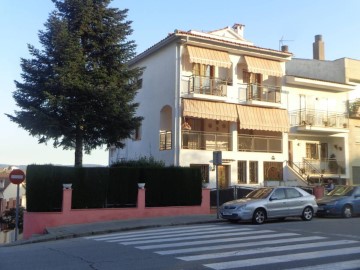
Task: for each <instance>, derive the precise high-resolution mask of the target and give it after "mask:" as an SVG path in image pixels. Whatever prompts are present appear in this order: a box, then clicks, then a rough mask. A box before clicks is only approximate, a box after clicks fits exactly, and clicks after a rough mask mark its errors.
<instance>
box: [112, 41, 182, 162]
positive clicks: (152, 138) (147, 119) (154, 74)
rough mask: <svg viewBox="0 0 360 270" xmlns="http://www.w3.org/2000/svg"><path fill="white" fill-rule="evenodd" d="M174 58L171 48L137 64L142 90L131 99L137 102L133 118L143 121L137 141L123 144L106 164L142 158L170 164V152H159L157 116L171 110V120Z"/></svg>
mask: <svg viewBox="0 0 360 270" xmlns="http://www.w3.org/2000/svg"><path fill="white" fill-rule="evenodd" d="M176 54H177V50H176V44H171V45H169V46H167V47H165V48H163V49H162V50H161V51H157V52H156V53H154V54H152V55H150V56H149V57H147V58H145V59H144V60H143V61H141V62H139V63H137V66H139V67H145V70H144V73H143V76H142V80H143V83H142V85H143V87H142V88H141V89H139V91H138V94H137V96H136V99H135V101H136V102H140V106H139V108H138V110H137V115H139V116H142V117H144V120H143V122H142V126H141V130H142V131H141V140H137V141H133V140H126V146H125V148H124V149H117V150H116V151H112V154H111V156H110V163H113V162H116V160H118V159H123V158H124V159H127V160H133V159H138V158H139V157H144V156H147V157H150V156H152V157H154V158H155V159H157V160H163V161H165V163H166V164H168V165H169V164H172V163H173V156H174V153H173V151H172V150H166V151H159V130H160V112H161V110H162V108H163V107H164V106H166V105H168V106H170V107H171V109H172V117H173V119H174V118H175V115H174V114H175V88H176V84H175V83H176V62H175V60H176V59H177V57H176ZM143 101H146V102H143ZM172 125H173V126H174V121H173V123H172Z"/></svg>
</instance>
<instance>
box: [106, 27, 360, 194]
mask: <svg viewBox="0 0 360 270" xmlns="http://www.w3.org/2000/svg"><path fill="white" fill-rule="evenodd" d="M313 55H314V57H313V59H296V58H295V59H292V54H291V53H290V52H288V48H287V46H283V47H282V48H281V51H278V50H272V49H266V48H261V47H257V46H255V45H254V44H252V43H251V42H250V41H248V40H246V39H245V38H244V26H243V25H241V24H235V25H234V26H233V27H226V28H223V29H220V30H215V31H211V32H206V33H205V32H199V31H192V30H191V31H187V32H185V31H179V30H176V31H175V32H174V33H172V34H169V35H168V36H167V37H166V38H165V39H163V40H161V41H160V42H158V43H157V44H155V45H154V46H152V47H151V48H149V49H148V50H146V51H145V52H143V53H141V54H139V55H138V56H137V57H135V58H134V59H133V60H132V61H131V63H130V64H131V65H132V66H134V67H135V66H137V67H145V71H144V73H143V76H142V78H141V86H140V89H139V92H138V95H137V97H136V101H137V102H139V103H140V107H139V109H138V112H137V113H138V114H139V115H141V116H143V117H144V121H143V123H142V127H141V129H139V130H137V131H136V132H134V136H133V138H132V139H131V140H127V141H126V142H125V145H126V146H125V148H123V149H115V148H111V149H110V154H109V155H110V156H109V158H110V161H109V163H110V164H112V163H115V162H118V161H121V160H134V159H135V160H136V159H138V158H140V157H150V156H151V157H154V158H155V159H157V160H162V161H164V162H165V164H166V165H174V166H198V167H200V168H201V171H202V177H203V181H204V182H209V183H210V187H215V183H216V171H215V168H214V166H213V152H214V151H221V152H222V165H221V166H218V180H219V187H220V188H226V187H228V186H231V185H236V184H241V185H270V184H274V183H275V184H282V185H286V184H288V185H307V184H317V183H326V182H327V181H328V180H330V179H331V180H334V181H335V183H338V184H340V183H348V184H351V183H360V151H358V147H359V146H360V123H359V124H358V121H359V120H358V119H360V117H359V116H360V112H359V111H355V112H354V108H355V109H357V110H358V108H359V107H360V106H357V107H356V106H355V105H356V104H360V102H358V103H356V102H352V101H351V100H357V101H358V100H360V99H357V98H359V97H358V92H359V90H358V85H359V82H360V75H359V74H360V72H358V71H360V61H356V60H352V59H347V58H342V59H338V60H334V61H326V60H325V45H324V42H323V40H322V36H321V35H317V36H315V42H314V43H313ZM351 104H353V105H351ZM354 104H355V105H354ZM350 108H353V110H352V111H353V112H352V113H351V112H350V110H349V109H350ZM354 179H355V180H354Z"/></svg>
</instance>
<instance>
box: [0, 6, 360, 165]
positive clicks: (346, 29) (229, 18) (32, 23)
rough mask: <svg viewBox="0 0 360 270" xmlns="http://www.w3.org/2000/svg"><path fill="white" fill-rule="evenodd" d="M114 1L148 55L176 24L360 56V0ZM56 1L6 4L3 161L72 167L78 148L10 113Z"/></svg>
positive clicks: (1, 11)
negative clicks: (44, 135) (319, 44)
mask: <svg viewBox="0 0 360 270" xmlns="http://www.w3.org/2000/svg"><path fill="white" fill-rule="evenodd" d="M111 6H113V7H117V8H120V9H125V8H127V9H129V12H128V19H129V20H131V21H133V24H132V28H133V30H134V33H133V35H132V36H131V37H130V38H131V39H133V40H135V42H136V44H137V45H138V47H137V52H142V51H143V50H145V49H147V48H148V47H150V46H152V45H154V44H155V43H157V42H158V41H159V40H161V39H163V38H165V37H166V36H167V34H168V33H172V32H173V31H174V30H175V29H179V30H184V31H187V30H191V29H192V30H202V31H210V30H215V29H221V28H224V27H226V26H232V25H233V24H234V23H240V24H244V25H245V34H244V35H245V38H246V39H247V40H249V41H252V42H253V43H254V45H256V46H259V47H264V48H269V49H279V41H280V40H281V39H283V40H288V41H284V44H286V45H288V46H289V51H290V52H292V53H293V54H294V57H296V58H312V43H313V41H314V36H315V35H318V34H321V35H322V36H323V40H324V42H325V58H326V60H335V59H338V58H343V57H349V58H353V59H360V35H359V33H360V19H359V13H358V12H359V10H360V1H358V0H342V1H329V0H297V1H296V0H271V1H269V0H259V1H248V0H247V1H245V0H226V1H213V0H206V1H204V0H196V1H194V0H183V1H169V0H152V1H150V0H114V1H112V3H111ZM52 10H54V5H53V3H52V2H51V1H50V0H32V1H29V0H11V1H2V3H1V5H0V25H2V33H1V34H2V39H1V42H0V127H1V132H0V164H3V163H6V164H13V165H27V164H50V163H51V164H63V165H73V163H74V151H70V150H66V151H65V150H62V149H61V148H58V149H55V148H53V146H52V142H49V143H48V144H47V145H44V144H38V143H37V139H36V138H34V137H31V136H30V135H29V134H28V133H27V132H26V131H25V130H23V129H21V128H18V127H17V125H16V124H15V123H13V122H11V121H10V120H9V119H8V118H7V117H6V116H5V115H4V113H10V114H13V112H14V111H15V110H17V109H18V108H17V107H16V105H15V102H14V100H13V98H12V92H13V91H15V85H14V80H21V77H20V74H21V68H20V58H21V57H23V58H29V54H28V49H27V44H28V43H29V44H32V45H35V46H36V47H37V48H39V49H41V47H40V45H39V42H38V31H39V30H41V29H44V26H43V25H44V23H45V22H46V20H47V18H48V15H49V13H50V12H51V11H52ZM83 161H84V164H99V165H107V164H108V152H107V151H105V149H98V150H94V151H92V153H91V155H84V160H83Z"/></svg>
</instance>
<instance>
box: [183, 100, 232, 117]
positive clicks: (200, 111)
mask: <svg viewBox="0 0 360 270" xmlns="http://www.w3.org/2000/svg"><path fill="white" fill-rule="evenodd" d="M183 116H184V117H186V116H188V117H195V118H204V119H213V120H222V121H230V122H237V119H238V114H237V110H236V105H235V104H228V103H221V102H211V101H203V100H194V99H183Z"/></svg>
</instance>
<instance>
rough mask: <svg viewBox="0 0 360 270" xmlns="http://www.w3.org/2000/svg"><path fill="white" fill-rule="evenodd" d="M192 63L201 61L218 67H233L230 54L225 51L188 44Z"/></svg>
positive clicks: (200, 62)
mask: <svg viewBox="0 0 360 270" xmlns="http://www.w3.org/2000/svg"><path fill="white" fill-rule="evenodd" d="M187 50H188V53H189V57H190V63H199V64H205V65H210V66H217V67H225V68H230V67H231V61H230V57H229V54H228V53H227V52H223V51H217V50H210V49H205V48H200V47H194V46H187Z"/></svg>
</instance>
